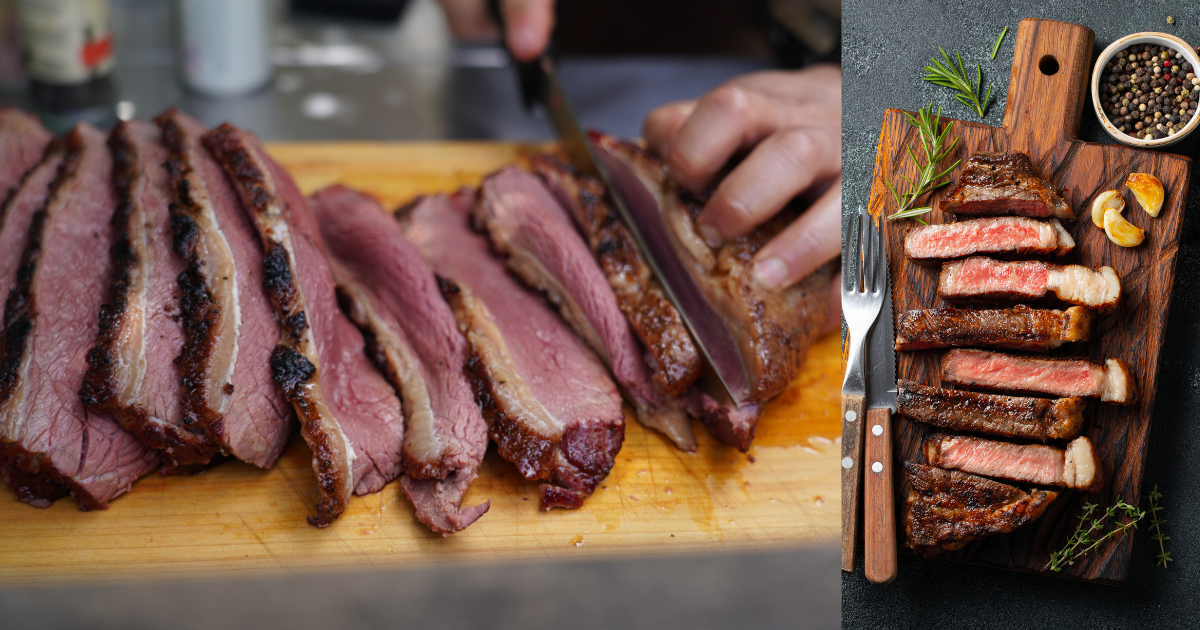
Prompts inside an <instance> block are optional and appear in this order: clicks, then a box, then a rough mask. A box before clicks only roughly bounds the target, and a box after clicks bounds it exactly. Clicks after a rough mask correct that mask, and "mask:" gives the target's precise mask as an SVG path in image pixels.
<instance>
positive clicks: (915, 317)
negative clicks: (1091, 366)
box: [896, 305, 1092, 352]
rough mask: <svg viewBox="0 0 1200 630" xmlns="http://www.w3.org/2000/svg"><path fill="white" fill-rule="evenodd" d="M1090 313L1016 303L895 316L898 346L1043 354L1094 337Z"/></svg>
mask: <svg viewBox="0 0 1200 630" xmlns="http://www.w3.org/2000/svg"><path fill="white" fill-rule="evenodd" d="M1091 330H1092V314H1091V311H1089V310H1087V309H1085V308H1081V307H1078V306H1072V307H1071V308H1068V309H1067V310H1066V311H1059V310H1039V309H1032V308H1029V307H1028V306H1025V305H1017V306H1015V307H1013V308H1010V309H1003V310H970V309H960V308H931V309H923V310H920V309H917V310H911V311H905V312H903V313H901V314H900V315H899V316H898V317H897V318H896V350H898V351H905V350H930V349H935V348H954V347H966V346H974V347H984V348H1005V349H1009V350H1026V351H1041V352H1044V351H1046V350H1049V349H1051V348H1057V347H1058V346H1060V345H1062V344H1063V343H1065V342H1068V341H1086V340H1087V339H1088V337H1089V336H1090V335H1091Z"/></svg>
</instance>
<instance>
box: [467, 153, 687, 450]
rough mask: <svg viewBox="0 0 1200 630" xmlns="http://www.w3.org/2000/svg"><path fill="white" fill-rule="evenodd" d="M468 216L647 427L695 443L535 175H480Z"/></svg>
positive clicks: (562, 215) (503, 172) (679, 441)
mask: <svg viewBox="0 0 1200 630" xmlns="http://www.w3.org/2000/svg"><path fill="white" fill-rule="evenodd" d="M473 218H474V219H475V221H476V224H478V225H482V226H483V227H484V229H485V231H486V232H487V234H488V235H489V236H490V237H491V241H492V245H493V247H495V249H496V251H498V252H500V253H502V254H504V255H506V256H507V261H508V268H509V269H510V270H512V272H513V273H514V274H516V275H517V277H519V278H521V279H522V280H524V281H525V283H526V284H528V285H530V286H532V287H534V288H535V289H538V290H540V291H542V292H543V293H545V294H546V296H547V297H548V298H549V299H550V301H551V302H552V303H553V304H554V305H555V306H557V307H558V310H559V312H560V313H561V314H562V316H563V319H565V320H566V321H567V323H568V324H570V325H571V328H573V329H574V330H575V332H576V333H578V334H579V336H580V337H583V339H584V340H585V341H587V343H588V345H589V346H591V347H592V350H594V351H595V352H596V354H598V355H599V356H600V358H601V359H603V360H604V362H605V363H606V364H608V366H609V369H610V370H612V373H613V375H614V376H615V377H616V380H617V383H618V384H619V385H620V386H621V388H622V390H623V391H624V392H625V394H626V396H627V397H628V398H629V400H630V402H631V403H632V404H633V406H634V409H635V410H636V411H637V417H638V419H639V420H640V421H641V422H642V424H645V425H646V426H649V427H652V428H654V429H657V430H659V431H662V432H663V433H664V434H666V435H667V437H669V438H671V440H672V441H674V442H675V443H676V445H677V446H679V447H680V448H682V449H683V450H686V451H694V450H695V449H696V439H695V436H694V435H693V434H692V429H691V426H690V425H689V422H688V417H687V414H686V413H685V412H684V410H683V408H682V405H681V404H680V403H679V401H672V400H670V398H669V397H668V396H666V395H665V394H664V393H663V392H662V391H661V390H659V389H658V388H657V387H655V385H654V382H653V378H652V377H651V373H650V369H649V367H648V366H647V365H646V363H645V362H644V361H643V352H642V348H641V346H640V345H639V344H638V341H637V339H636V338H635V337H634V334H633V329H632V327H631V326H630V325H629V322H628V320H626V319H625V316H624V314H623V313H622V312H621V308H620V306H618V305H617V299H616V296H615V295H614V294H613V291H612V288H611V287H609V285H608V283H607V282H606V280H605V277H604V272H603V271H601V270H600V267H599V265H597V264H596V261H595V259H593V258H592V255H591V253H590V252H589V251H588V248H587V245H586V244H585V243H584V242H583V240H582V239H581V238H580V237H579V234H578V233H577V232H576V231H575V230H574V229H573V227H572V226H571V219H570V217H568V216H567V213H566V211H565V210H564V209H563V208H562V206H560V205H559V203H558V201H557V200H556V199H555V198H554V197H553V195H552V194H551V193H550V191H548V190H547V189H546V187H545V186H544V185H543V184H542V182H541V180H540V179H538V178H537V177H536V176H534V175H531V174H529V173H526V172H525V171H522V170H519V169H517V168H513V167H509V168H506V169H504V170H501V171H499V172H497V173H495V174H493V175H491V176H489V177H487V178H486V179H484V181H483V186H482V187H481V188H480V195H479V203H477V204H476V205H475V208H474V212H473Z"/></svg>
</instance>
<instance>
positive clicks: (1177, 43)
mask: <svg viewBox="0 0 1200 630" xmlns="http://www.w3.org/2000/svg"><path fill="white" fill-rule="evenodd" d="M1135 44H1154V45H1156V46H1166V47H1167V48H1172V49H1174V50H1175V52H1181V53H1183V58H1184V59H1186V60H1187V61H1188V63H1190V64H1192V72H1193V73H1195V74H1196V75H1197V76H1200V57H1197V56H1196V49H1195V48H1192V47H1191V46H1189V45H1188V43H1187V42H1185V41H1183V40H1182V39H1179V38H1178V37H1175V36H1174V35H1168V34H1167V33H1134V34H1132V35H1126V36H1125V37H1122V38H1121V39H1118V40H1117V41H1115V42H1113V43H1112V44H1109V46H1108V48H1105V49H1104V52H1102V53H1100V58H1099V59H1097V60H1096V65H1095V67H1093V68H1092V107H1093V108H1094V109H1095V112H1096V118H1097V119H1099V120H1100V125H1101V126H1103V127H1104V130H1105V131H1107V132H1108V135H1110V136H1112V137H1113V138H1114V139H1115V140H1117V141H1118V142H1121V143H1122V144H1128V145H1131V146H1135V147H1143V148H1147V149H1156V148H1159V147H1166V146H1170V145H1172V144H1175V143H1176V142H1179V141H1180V140H1183V139H1184V138H1186V137H1187V136H1188V134H1190V133H1192V132H1193V131H1195V129H1196V127H1197V126H1198V125H1200V113H1197V114H1196V115H1195V116H1192V119H1191V120H1189V121H1188V123H1187V124H1186V125H1184V126H1183V129H1182V130H1181V131H1178V132H1176V133H1175V135H1173V136H1166V137H1165V138H1159V139H1158V140H1145V139H1143V138H1138V137H1135V136H1131V135H1128V134H1126V133H1124V132H1122V131H1118V130H1117V127H1116V125H1114V124H1113V123H1112V121H1111V120H1109V119H1108V116H1106V115H1105V114H1104V110H1103V109H1101V108H1100V75H1101V74H1102V73H1103V71H1104V68H1105V66H1107V65H1108V63H1109V62H1110V61H1112V59H1113V57H1115V56H1116V55H1117V53H1118V52H1120V51H1122V50H1125V49H1126V48H1129V47H1130V46H1133V45H1135ZM1197 89H1200V86H1197Z"/></svg>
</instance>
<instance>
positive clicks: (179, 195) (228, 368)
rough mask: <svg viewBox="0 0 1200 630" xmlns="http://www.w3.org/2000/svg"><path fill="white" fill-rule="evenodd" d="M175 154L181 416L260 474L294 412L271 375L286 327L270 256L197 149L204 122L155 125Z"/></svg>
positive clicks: (178, 119)
mask: <svg viewBox="0 0 1200 630" xmlns="http://www.w3.org/2000/svg"><path fill="white" fill-rule="evenodd" d="M155 121H156V122H157V123H158V126H159V128H160V129H161V130H162V137H163V142H164V143H165V144H166V146H167V150H168V152H169V154H168V157H167V160H166V167H167V171H168V173H169V175H170V185H171V189H172V190H173V197H172V200H173V203H172V204H171V224H172V227H173V229H174V235H175V241H174V243H175V244H174V247H175V252H176V253H177V254H178V255H179V256H181V257H182V258H183V259H184V261H185V264H186V268H185V269H184V271H183V273H181V274H179V276H178V284H179V292H180V296H181V297H180V300H181V308H180V319H181V321H182V323H183V331H184V336H185V340H184V344H183V348H182V349H181V350H180V354H179V357H178V359H177V362H178V364H179V370H180V372H181V380H180V383H181V385H182V387H181V390H182V397H183V398H182V400H183V403H182V404H183V412H184V414H185V416H186V417H187V419H188V420H187V422H188V424H191V425H194V426H197V427H201V428H203V429H204V430H205V431H206V432H207V434H208V435H209V436H210V437H211V438H212V440H213V441H214V442H216V443H217V444H218V445H219V446H220V448H221V450H223V451H225V452H227V453H229V454H231V455H233V456H234V457H237V458H238V459H240V460H242V461H245V462H249V463H251V464H254V465H255V466H259V467H262V468H269V467H271V465H272V464H274V463H275V460H276V459H277V458H278V457H279V454H280V453H282V452H283V447H284V446H285V445H286V444H287V440H288V435H289V434H290V433H291V427H292V418H293V413H292V408H291V405H290V404H288V401H287V400H285V399H284V398H283V396H282V395H281V394H280V393H279V388H277V387H275V382H274V381H273V380H272V378H271V353H272V352H273V351H274V350H275V345H276V344H277V343H278V342H279V325H278V324H276V323H275V314H274V313H273V312H272V310H271V304H270V303H269V302H268V301H267V296H266V295H265V294H264V293H263V281H264V278H265V275H264V270H263V250H262V245H261V244H260V243H259V239H258V233H257V232H256V231H255V229H254V224H253V223H252V222H251V221H250V218H249V217H248V216H246V213H245V212H243V211H242V204H241V201H240V200H239V199H238V196H237V192H236V191H235V190H234V189H233V187H232V186H231V185H230V184H229V180H228V179H226V177H225V173H224V172H223V171H222V170H221V166H220V165H219V164H217V162H216V161H215V160H214V159H213V158H212V155H210V154H209V152H208V151H207V150H206V149H205V148H204V147H203V146H201V145H200V136H201V135H203V134H204V131H205V129H204V127H203V126H202V125H201V124H200V123H199V121H197V120H195V119H193V118H191V117H189V116H186V115H184V114H181V113H180V112H178V111H176V110H173V109H172V110H169V111H167V112H166V113H164V114H163V115H161V116H159V117H158V118H157V119H156V120H155Z"/></svg>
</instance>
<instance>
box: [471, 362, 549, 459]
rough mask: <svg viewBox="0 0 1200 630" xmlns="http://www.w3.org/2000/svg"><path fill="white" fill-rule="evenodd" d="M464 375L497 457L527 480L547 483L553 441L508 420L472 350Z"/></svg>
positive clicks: (487, 376) (490, 379) (488, 378)
mask: <svg viewBox="0 0 1200 630" xmlns="http://www.w3.org/2000/svg"><path fill="white" fill-rule="evenodd" d="M463 374H464V375H466V377H467V381H469V382H470V383H471V389H472V390H473V391H474V392H475V403H476V404H478V405H479V408H480V410H481V411H482V412H483V419H484V420H486V421H487V425H488V434H489V435H490V436H491V438H492V440H494V441H495V442H496V446H497V448H498V449H499V451H500V455H501V456H502V457H504V459H507V460H508V461H510V462H512V463H513V464H514V465H515V466H516V467H517V470H518V471H519V472H520V473H521V476H522V477H525V478H526V479H531V480H532V479H549V478H551V476H552V475H553V473H554V470H553V468H554V450H555V448H554V447H555V443H554V442H555V441H554V439H553V438H551V437H547V436H541V435H537V434H536V433H533V432H532V431H529V430H527V429H526V428H525V427H524V426H523V425H522V424H521V423H520V422H518V421H516V420H515V419H513V418H510V417H509V416H508V415H507V414H506V413H504V410H503V409H502V408H501V407H500V404H499V403H498V402H497V400H496V392H495V390H494V389H493V387H494V386H493V379H492V375H491V373H490V372H489V370H488V368H487V366H486V365H485V364H484V361H483V359H482V358H481V357H480V356H479V353H477V352H476V351H475V349H474V348H471V349H470V351H469V354H468V356H467V361H466V363H465V364H464V365H463Z"/></svg>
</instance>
